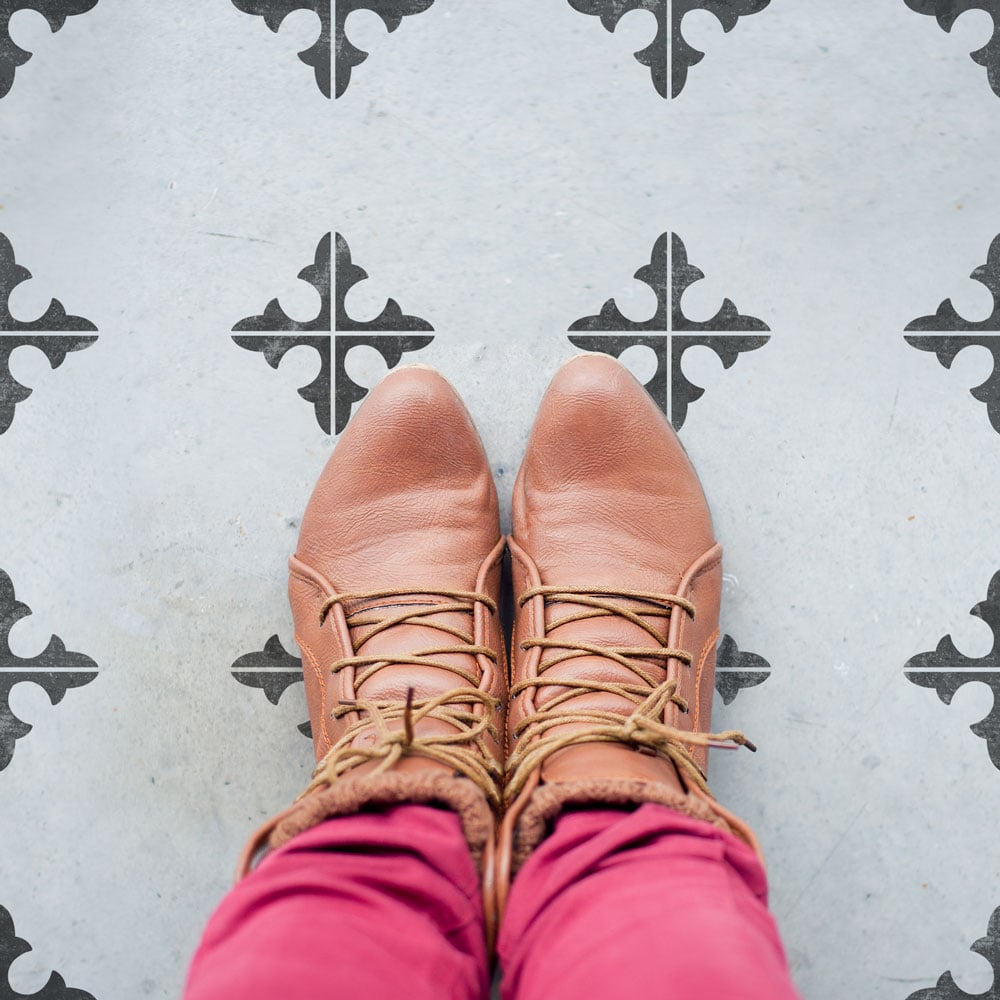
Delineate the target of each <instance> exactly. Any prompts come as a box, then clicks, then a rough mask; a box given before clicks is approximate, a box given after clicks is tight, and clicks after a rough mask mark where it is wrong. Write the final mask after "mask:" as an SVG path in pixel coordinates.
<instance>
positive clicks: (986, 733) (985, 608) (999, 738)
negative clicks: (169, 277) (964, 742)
mask: <svg viewBox="0 0 1000 1000" xmlns="http://www.w3.org/2000/svg"><path fill="white" fill-rule="evenodd" d="M969 614H971V615H975V617H976V618H980V619H982V620H983V621H984V622H985V623H986V624H987V625H989V627H990V630H991V631H992V632H993V647H992V649H990V651H989V652H988V653H987V654H986V655H985V656H980V657H971V656H963V655H962V654H961V653H960V652H959V651H958V650H957V649H956V648H955V643H954V642H953V641H952V638H951V636H950V635H946V636H945V637H944V638H943V639H942V640H941V641H940V642H939V643H938V644H937V648H936V649H935V650H934V651H933V652H929V653H920V654H919V655H918V656H914V657H912V658H911V659H909V660H908V661H907V662H906V666H905V667H904V668H903V672H904V674H905V675H906V678H907V679H908V680H910V681H913V683H914V684H917V685H919V686H920V687H925V688H932V689H933V690H935V691H937V695H938V697H939V698H940V699H941V701H943V702H944V703H945V704H946V705H950V704H951V700H952V698H954V697H955V692H956V691H957V690H958V689H959V688H960V687H962V686H963V685H965V684H971V683H972V682H973V681H979V682H980V683H982V684H986V685H987V686H988V687H989V688H990V690H991V691H992V692H993V707H992V709H991V710H990V713H989V714H988V715H987V716H986V718H985V719H982V720H981V721H980V722H977V723H975V724H974V725H972V726H970V727H969V728H970V729H971V730H972V731H973V732H974V733H975V734H976V735H977V736H979V737H981V738H982V739H984V740H986V747H987V749H988V751H989V755H990V760H992V761H993V766H994V767H996V768H998V769H1000V572H997V573H995V574H994V575H993V579H992V580H990V586H989V590H988V591H987V594H986V600H985V601H980V602H979V603H978V604H977V605H976V606H975V607H974V608H973V609H972V610H971V611H970V612H969Z"/></svg>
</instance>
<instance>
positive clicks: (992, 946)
mask: <svg viewBox="0 0 1000 1000" xmlns="http://www.w3.org/2000/svg"><path fill="white" fill-rule="evenodd" d="M969 950H970V951H973V952H975V953H976V954H977V955H982V957H983V958H985V959H986V961H987V962H989V963H990V967H991V968H992V969H993V984H992V985H991V986H990V988H989V989H988V990H987V991H986V992H985V993H966V992H965V990H963V989H959V987H958V985H957V984H956V982H955V980H954V978H953V976H952V974H951V973H950V972H945V973H944V974H943V975H942V976H941V978H940V979H939V980H938V981H937V984H936V985H935V986H932V987H931V988H930V989H928V990H917V992H916V993H911V994H910V995H909V996H908V997H907V998H906V1000H997V998H998V997H1000V907H997V909H995V910H994V911H993V915H992V916H991V917H990V922H989V927H988V928H987V930H986V936H985V937H981V938H980V939H979V940H978V941H977V942H976V943H975V944H974V945H973V946H972V947H971V948H970V949H969Z"/></svg>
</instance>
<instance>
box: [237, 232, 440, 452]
mask: <svg viewBox="0 0 1000 1000" xmlns="http://www.w3.org/2000/svg"><path fill="white" fill-rule="evenodd" d="M299 277H300V278H301V279H302V280H303V281H306V282H308V283H309V284H310V285H312V286H313V288H315V289H316V291H317V292H319V296H320V309H319V313H318V314H317V315H316V317H315V318H314V319H311V320H307V321H306V322H301V323H300V322H298V321H297V320H293V319H290V318H289V317H288V316H287V315H286V314H285V312H284V310H283V309H282V308H281V306H280V305H279V304H278V300H277V299H272V300H271V301H270V302H268V304H267V305H266V306H265V307H264V311H263V312H262V313H261V314H260V315H258V316H250V317H249V318H247V319H244V320H241V321H240V322H239V323H237V324H236V326H234V327H233V330H234V331H244V330H256V331H263V330H268V331H283V332H280V333H278V332H271V333H267V334H265V335H264V336H240V337H233V340H234V341H235V342H236V343H237V344H238V345H239V346H240V347H243V348H245V349H246V350H248V351H259V352H260V353H261V354H263V355H264V358H265V360H266V361H267V363H268V364H269V365H270V366H271V367H272V368H275V369H276V368H277V367H278V365H279V364H280V363H281V359H282V358H283V357H284V356H285V355H286V354H287V353H288V352H289V351H290V350H291V349H292V348H293V347H311V348H312V349H313V350H315V351H316V353H317V354H318V355H319V357H320V369H319V374H318V375H317V376H316V378H314V379H313V381H312V382H310V383H309V384H308V385H306V386H303V387H302V388H301V389H299V395H300V396H301V397H302V398H303V399H304V400H306V401H307V402H309V403H312V406H313V410H314V412H315V414H316V421H317V423H319V426H320V427H321V428H322V430H323V431H325V432H326V433H327V434H329V433H330V414H331V406H330V397H331V382H332V384H333V389H332V395H333V416H334V433H335V434H339V433H340V432H341V431H342V430H343V429H344V428H345V427H346V426H347V422H348V420H350V418H351V407H353V405H354V404H355V403H356V402H358V401H359V400H362V399H364V397H365V396H366V395H367V394H368V390H367V388H365V387H364V386H361V385H358V384H357V383H356V382H354V381H353V380H352V379H351V378H350V376H349V375H348V374H347V368H346V367H345V361H346V358H347V353H348V351H350V350H351V348H353V347H358V346H359V345H365V346H367V347H373V348H375V350H376V351H378V352H379V354H381V355H382V358H383V360H384V361H385V363H386V365H387V366H388V367H389V368H395V367H396V365H398V364H399V362H400V361H401V360H402V359H403V355H404V354H406V353H409V352H411V351H419V350H421V349H422V348H424V347H426V346H427V345H428V344H429V343H430V342H431V341H432V340H433V339H434V338H433V337H428V336H416V335H414V334H413V333H410V332H408V331H417V330H433V329H434V327H432V326H431V325H430V323H428V322H426V321H425V320H422V319H420V318H419V317H417V316H407V315H406V314H405V313H404V312H403V310H402V309H400V307H399V304H398V303H397V302H396V301H395V299H389V300H388V302H386V305H385V308H384V309H383V310H382V312H381V313H379V315H378V316H376V317H375V319H373V320H365V321H362V320H356V319H352V318H351V317H350V316H349V315H348V314H347V309H346V308H345V306H344V299H345V296H346V295H347V293H348V291H350V289H351V288H353V287H354V286H355V285H356V284H357V283H358V282H359V281H364V280H365V278H367V277H368V273H367V271H364V270H362V268H360V267H358V266H357V265H356V264H354V263H353V262H352V261H351V251H350V248H349V247H348V245H347V241H346V240H345V239H344V237H343V236H341V235H340V233H337V234H336V266H335V268H334V273H333V274H331V266H330V233H327V234H326V235H325V236H324V237H323V238H322V239H321V240H320V241H319V245H318V246H317V247H316V259H315V261H314V262H313V263H312V264H310V265H309V266H308V267H305V268H303V269H302V270H301V271H300V272H299ZM331 288H332V290H333V293H334V294H333V304H332V306H331ZM320 331H328V332H322V333H321V332H320ZM334 331H335V332H336V336H331V333H332V332H334ZM345 331H349V332H347V333H345ZM387 331H399V332H394V333H391V334H390V333H388V332H387ZM403 331H407V332H403Z"/></svg>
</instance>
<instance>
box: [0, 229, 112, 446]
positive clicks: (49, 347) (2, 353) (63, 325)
mask: <svg viewBox="0 0 1000 1000" xmlns="http://www.w3.org/2000/svg"><path fill="white" fill-rule="evenodd" d="M30 277H31V272H30V271H29V270H28V269H27V268H24V267H21V265H20V264H18V263H17V262H16V261H15V260H14V248H13V247H12V246H11V243H10V240H8V239H7V237H6V236H5V235H4V234H3V233H0V434H3V433H4V431H6V430H7V429H8V428H9V427H10V425H11V422H12V421H13V419H14V408H15V407H16V406H17V404H18V403H21V402H23V401H24V400H25V399H27V398H28V397H29V396H30V395H31V389H29V388H27V386H23V385H21V383H20V382H18V381H17V380H16V379H15V378H14V376H13V375H12V374H11V371H10V356H11V354H12V353H13V352H14V349H15V348H17V347H25V346H27V347H36V348H38V350H40V351H41V352H42V353H43V354H44V355H45V356H46V357H47V358H48V359H49V364H50V365H51V366H52V367H53V368H58V367H59V366H60V365H61V364H62V363H63V362H64V361H65V360H66V355H67V354H69V353H70V352H71V351H82V350H83V349H84V348H85V347H89V346H90V345H91V344H93V343H94V341H96V340H97V338H96V337H86V336H79V335H63V336H54V335H53V334H52V331H55V330H64V331H71V330H94V331H96V330H97V327H96V326H94V324H93V323H91V322H90V321H89V320H86V319H83V318H82V317H80V316H69V315H67V314H66V310H65V309H64V308H63V306H62V303H61V302H59V301H57V300H56V299H53V300H52V301H51V303H50V304H49V307H48V309H46V310H45V313H44V314H43V315H42V316H41V317H39V318H38V319H36V320H31V321H30V322H21V321H20V320H16V319H14V317H13V316H11V314H10V294H11V292H12V291H13V290H14V289H15V288H16V287H17V286H18V285H20V284H21V282H23V281H27V280H28V279H29V278H30Z"/></svg>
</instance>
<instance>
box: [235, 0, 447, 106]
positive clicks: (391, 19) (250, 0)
mask: <svg viewBox="0 0 1000 1000" xmlns="http://www.w3.org/2000/svg"><path fill="white" fill-rule="evenodd" d="M232 3H233V6H234V7H236V9H237V10H241V11H243V13H244V14H255V15H256V16H257V17H262V18H263V19H264V23H265V24H266V25H267V26H268V27H269V28H270V29H271V31H273V32H275V33H277V32H278V31H279V30H280V29H281V22H282V21H284V19H285V18H286V17H287V16H288V15H289V14H291V13H292V11H296V10H311V11H313V12H314V13H315V14H316V16H317V17H318V18H319V24H320V32H319V37H318V38H317V39H316V41H315V42H314V43H313V44H312V45H310V46H309V48H307V49H304V50H303V51H302V52H300V53H299V58H300V59H301V60H302V61H303V62H304V63H305V64H306V65H307V66H312V68H313V72H314V73H315V75H316V84H317V85H318V86H319V89H320V92H321V93H322V94H323V96H324V97H329V96H330V77H331V62H332V63H333V72H332V76H333V78H334V80H335V83H336V89H335V94H334V96H335V97H343V95H344V93H345V92H346V90H347V86H348V84H349V83H350V82H351V71H352V70H353V69H354V67H355V66H360V65H361V63H363V62H364V61H365V60H366V59H367V58H368V53H367V52H365V51H363V50H362V49H359V48H358V47H357V46H355V45H352V44H351V41H350V39H349V38H348V37H347V30H346V21H347V17H348V15H349V14H351V13H353V12H354V11H356V10H370V11H372V12H373V13H375V14H377V15H378V16H379V17H380V18H382V23H383V24H384V25H385V27H386V30H387V31H389V32H393V31H395V30H396V29H397V28H398V27H399V26H400V24H402V22H403V18H404V17H409V16H410V15H412V14H422V13H423V12H424V11H425V10H427V9H428V8H429V7H430V6H431V5H432V4H433V3H434V0H232Z"/></svg>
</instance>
